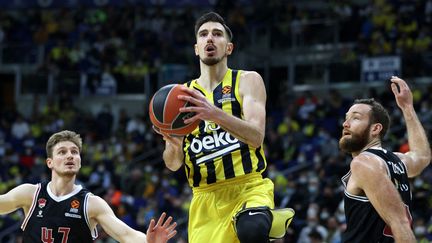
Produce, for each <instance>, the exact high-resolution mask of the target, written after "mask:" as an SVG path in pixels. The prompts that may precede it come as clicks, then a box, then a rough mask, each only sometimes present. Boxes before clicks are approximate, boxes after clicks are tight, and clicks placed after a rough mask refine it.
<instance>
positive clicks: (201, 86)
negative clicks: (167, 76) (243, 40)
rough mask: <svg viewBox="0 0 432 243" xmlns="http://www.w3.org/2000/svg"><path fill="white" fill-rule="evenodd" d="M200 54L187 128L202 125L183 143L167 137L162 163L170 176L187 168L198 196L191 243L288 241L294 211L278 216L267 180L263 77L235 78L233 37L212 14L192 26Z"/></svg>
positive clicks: (192, 213)
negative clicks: (231, 57) (231, 66)
mask: <svg viewBox="0 0 432 243" xmlns="http://www.w3.org/2000/svg"><path fill="white" fill-rule="evenodd" d="M195 35H196V40H197V43H196V44H195V54H196V55H197V56H199V58H200V70H201V75H200V76H199V78H198V79H195V80H192V81H190V82H188V83H186V84H185V87H184V90H185V91H186V92H188V93H189V94H190V95H191V96H181V95H180V96H179V97H178V98H179V99H182V100H185V101H188V102H190V103H191V104H193V105H194V106H191V107H184V108H181V109H180V111H181V112H194V113H195V115H194V116H192V117H190V118H188V119H186V120H185V122H186V123H190V122H193V121H195V120H197V119H200V120H202V121H201V123H200V125H199V127H198V128H197V129H195V130H194V131H193V132H192V133H190V134H188V135H186V136H185V137H182V138H178V137H170V136H169V135H167V134H162V135H163V136H164V139H165V141H166V146H165V151H164V153H163V158H164V161H165V164H166V166H167V167H168V168H169V169H170V170H173V171H176V170H178V169H180V168H181V167H183V166H184V167H185V172H186V176H187V178H188V181H189V184H190V186H191V187H192V189H193V198H192V202H191V206H190V210H189V227H188V228H189V242H191V243H203V242H212V243H231V242H242V243H255V242H256V243H263V242H269V240H271V239H277V238H283V236H284V235H285V233H286V229H287V227H288V225H289V223H290V222H291V220H292V218H293V216H294V211H293V210H292V209H277V210H275V209H273V208H274V195H273V190H274V185H273V183H272V181H271V180H269V179H267V178H264V177H263V175H262V173H263V172H264V170H265V169H266V166H267V162H266V159H265V155H264V152H263V148H262V145H263V140H264V134H265V117H266V110H265V102H266V91H265V87H264V82H263V79H262V78H261V76H260V75H259V74H258V73H256V72H251V71H236V70H231V69H229V68H228V66H227V57H228V56H229V55H230V54H231V53H232V51H233V48H234V46H233V43H232V42H231V40H232V33H231V30H230V29H229V28H228V26H226V24H225V22H224V20H223V18H222V17H221V16H219V15H218V14H216V13H214V12H211V13H207V14H204V15H203V16H201V17H200V18H199V19H198V20H197V22H196V24H195Z"/></svg>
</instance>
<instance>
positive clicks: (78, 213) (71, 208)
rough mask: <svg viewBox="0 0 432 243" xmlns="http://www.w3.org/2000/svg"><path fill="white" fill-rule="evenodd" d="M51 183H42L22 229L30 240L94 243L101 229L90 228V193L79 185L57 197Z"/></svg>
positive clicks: (31, 241)
mask: <svg viewBox="0 0 432 243" xmlns="http://www.w3.org/2000/svg"><path fill="white" fill-rule="evenodd" d="M48 184H49V183H48V182H45V183H42V184H38V185H37V186H38V188H37V191H36V193H35V195H34V197H33V203H32V206H31V208H30V210H29V212H28V215H27V216H26V218H25V219H24V222H23V224H22V225H21V229H22V230H23V231H24V233H23V242H26V243H40V242H43V243H75V242H79V243H90V242H93V240H94V239H96V238H97V230H96V229H94V230H90V223H89V219H88V216H87V200H88V196H89V195H90V192H89V191H87V190H86V189H84V188H82V187H81V186H78V187H77V188H76V189H75V190H74V191H72V192H71V193H69V194H68V195H65V196H61V197H58V196H55V195H54V194H53V193H52V192H51V190H50V188H49V186H48Z"/></svg>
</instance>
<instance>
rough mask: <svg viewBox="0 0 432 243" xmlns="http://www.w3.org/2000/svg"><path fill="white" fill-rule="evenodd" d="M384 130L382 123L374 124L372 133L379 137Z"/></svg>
mask: <svg viewBox="0 0 432 243" xmlns="http://www.w3.org/2000/svg"><path fill="white" fill-rule="evenodd" d="M382 129H383V126H382V124H381V123H375V124H372V126H371V133H372V135H373V136H379V134H380V133H381V131H382Z"/></svg>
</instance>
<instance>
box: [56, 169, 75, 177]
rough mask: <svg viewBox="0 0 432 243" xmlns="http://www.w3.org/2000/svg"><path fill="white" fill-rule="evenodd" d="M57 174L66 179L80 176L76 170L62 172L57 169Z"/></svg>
mask: <svg viewBox="0 0 432 243" xmlns="http://www.w3.org/2000/svg"><path fill="white" fill-rule="evenodd" d="M54 171H55V173H56V174H57V175H59V176H62V177H63V176H64V177H72V176H76V175H77V174H78V171H75V170H68V171H60V170H57V169H54Z"/></svg>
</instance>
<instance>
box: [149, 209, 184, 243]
mask: <svg viewBox="0 0 432 243" xmlns="http://www.w3.org/2000/svg"><path fill="white" fill-rule="evenodd" d="M165 217H166V213H162V215H161V216H160V217H159V220H158V222H157V223H155V220H154V219H151V221H150V225H149V228H148V229H147V242H150V243H165V242H167V241H168V240H169V239H171V238H172V237H174V236H175V235H176V234H177V230H174V229H175V227H176V226H177V223H176V222H174V223H171V222H172V217H168V219H167V220H166V221H165ZM164 221H165V222H164Z"/></svg>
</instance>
